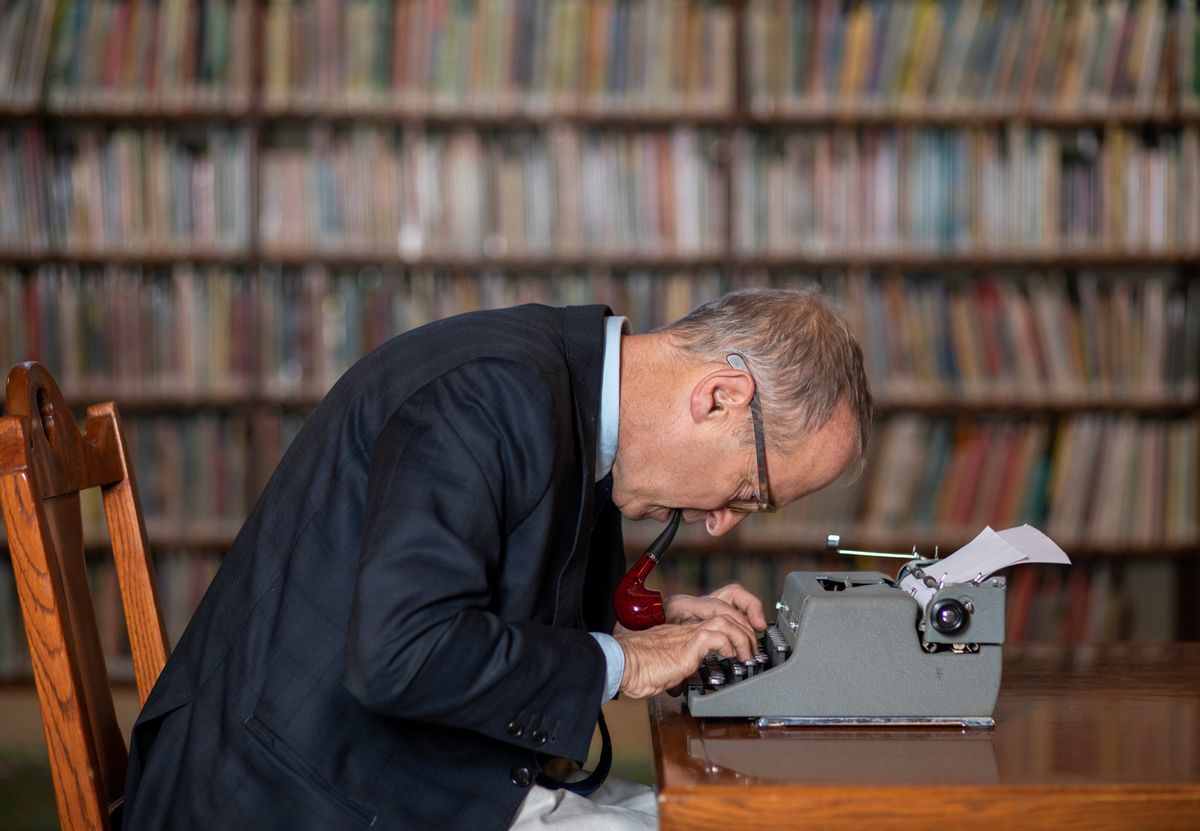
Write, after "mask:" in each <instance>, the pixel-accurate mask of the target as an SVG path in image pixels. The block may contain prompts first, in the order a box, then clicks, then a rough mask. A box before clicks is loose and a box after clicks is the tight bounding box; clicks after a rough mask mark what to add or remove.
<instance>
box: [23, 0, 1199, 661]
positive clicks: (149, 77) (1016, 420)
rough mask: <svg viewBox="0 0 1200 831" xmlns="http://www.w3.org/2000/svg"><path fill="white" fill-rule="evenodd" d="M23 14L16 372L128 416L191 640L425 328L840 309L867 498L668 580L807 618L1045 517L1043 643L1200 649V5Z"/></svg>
mask: <svg viewBox="0 0 1200 831" xmlns="http://www.w3.org/2000/svg"><path fill="white" fill-rule="evenodd" d="M5 8H6V14H5V15H2V16H0V17H2V19H0V205H4V206H6V207H5V209H4V210H0V321H3V322H4V326H3V328H2V329H0V365H3V366H8V365H11V364H12V363H14V362H16V361H17V360H21V359H26V358H30V357H33V358H37V359H39V360H42V361H44V362H45V363H47V364H48V365H49V366H50V367H51V369H52V370H53V371H54V372H55V373H56V375H57V377H58V378H59V379H60V381H61V382H62V383H63V385H64V388H65V391H66V393H67V395H68V397H69V400H72V401H76V402H79V403H80V404H83V403H86V402H88V401H93V400H97V399H101V398H113V399H115V400H117V401H118V403H119V404H120V406H121V407H122V410H123V412H124V413H125V414H126V416H127V418H128V420H129V422H130V432H131V434H132V441H133V443H134V458H135V459H136V460H138V463H139V464H140V466H141V470H140V471H139V476H140V478H141V490H142V494H143V498H144V501H145V502H146V510H147V514H148V516H149V519H150V525H151V529H150V530H151V542H152V545H153V546H154V548H155V550H156V552H158V554H159V556H160V557H161V559H162V561H163V562H164V563H166V562H169V563H172V565H171V566H170V567H169V568H164V569H163V577H162V579H163V580H164V585H165V586H166V587H167V588H166V589H165V590H164V595H165V596H166V597H167V598H168V604H169V608H168V612H167V614H168V618H169V619H171V620H176V621H179V622H182V621H186V619H187V616H188V615H189V614H190V612H191V608H192V607H193V606H194V603H195V602H198V599H199V596H200V594H201V593H202V590H203V587H204V586H206V585H207V579H208V578H207V577H206V576H205V575H209V574H210V572H211V570H212V569H213V568H215V565H216V564H217V563H219V557H220V552H221V551H222V550H223V549H224V548H225V547H227V546H228V544H229V543H230V542H231V541H232V538H233V536H234V534H235V533H236V530H237V528H238V525H239V522H240V519H241V517H242V516H243V515H244V514H245V512H246V511H247V510H248V509H249V506H250V504H251V503H252V502H253V499H254V497H255V495H256V494H257V493H258V491H259V490H260V489H261V487H262V486H263V484H264V483H265V481H266V479H267V478H268V477H269V474H270V472H271V471H272V470H273V468H274V465H275V463H276V461H277V460H278V458H279V456H280V455H281V454H282V452H283V450H284V448H286V446H287V444H288V442H289V441H290V438H291V437H292V436H294V435H295V432H296V431H297V430H298V429H299V428H300V426H301V425H302V423H303V419H304V416H305V414H306V413H307V412H308V411H309V410H311V408H312V407H313V406H315V404H316V403H317V402H318V401H319V400H320V398H321V395H322V394H323V392H324V390H325V389H327V388H328V387H329V385H330V384H331V383H332V382H333V380H334V379H335V378H336V377H337V376H338V375H339V374H340V373H341V372H342V371H343V370H344V369H345V368H346V367H348V366H349V364H350V363H352V362H353V361H354V360H355V359H356V358H357V357H358V356H359V355H361V354H363V353H364V352H366V351H367V350H369V349H370V348H372V347H373V346H374V345H376V344H378V343H380V342H381V341H383V340H385V339H386V338H387V337H389V336H390V335H392V334H395V333H397V332H400V331H403V330H405V329H408V328H411V327H413V326H417V325H420V324H421V323H424V322H426V321H429V320H433V319H437V318H439V317H442V316H445V315H448V314H453V313H456V312H460V311H465V310H469V309H474V308H483V307H491V306H502V305H509V304H513V303H521V302H528V301H539V302H548V303H553V304H567V303H589V302H602V303H608V304H609V305H611V306H612V307H613V308H614V309H617V310H619V311H621V312H622V313H626V314H628V315H629V316H630V317H631V319H632V321H633V324H634V328H635V330H637V331H645V330H647V329H649V328H651V327H653V326H655V325H659V324H661V323H664V322H667V321H669V320H672V319H675V318H677V317H679V316H681V315H682V314H684V313H686V312H687V311H688V310H689V309H690V308H691V307H692V306H693V305H694V304H695V303H697V302H700V301H702V300H704V299H707V298H710V297H713V296H715V295H717V294H719V293H721V292H723V291H725V290H728V289H730V288H734V287H738V286H745V285H793V284H798V283H803V282H808V281H814V280H815V281H818V282H820V283H821V284H822V285H823V286H824V287H825V288H826V289H827V290H828V291H830V292H831V293H832V294H833V295H834V296H836V297H837V298H839V300H840V301H841V302H842V304H843V305H844V307H845V309H846V311H847V313H848V315H849V317H850V319H851V322H852V324H853V325H854V326H855V328H856V330H857V331H858V332H859V333H860V336H861V337H862V339H863V346H864V351H865V354H866V358H867V364H868V370H869V373H870V375H871V378H872V383H873V388H874V390H875V392H876V394H877V397H878V399H879V403H880V412H881V420H880V425H879V430H878V432H877V437H876V441H875V442H874V446H873V448H872V451H871V454H870V459H869V464H868V467H867V470H866V473H865V474H864V476H863V477H862V478H861V479H860V480H858V481H857V482H856V483H854V484H853V485H849V486H845V485H837V486H835V487H834V488H832V489H830V490H829V491H827V492H825V493H822V494H820V495H818V496H815V497H813V498H811V499H808V500H805V502H804V503H803V504H800V505H797V506H793V508H792V509H791V510H789V511H787V512H784V513H783V514H781V515H778V516H773V517H767V518H761V517H760V518H757V519H756V521H753V522H748V523H745V524H744V525H743V526H741V527H740V528H739V529H737V531H736V532H735V534H734V535H733V536H732V537H731V538H730V539H725V540H720V541H712V540H708V539H706V538H704V536H703V535H702V533H699V532H697V531H696V529H694V528H689V529H686V530H685V531H684V532H683V533H682V534H681V536H680V540H679V542H678V543H677V546H676V549H675V550H674V551H673V553H672V557H671V558H668V561H667V563H666V564H664V569H663V573H664V578H663V579H664V581H666V582H667V584H668V588H670V589H672V590H692V591H694V590H697V589H700V588H705V587H712V586H715V585H718V584H719V583H720V582H721V581H723V580H726V579H732V578H737V579H741V580H743V581H744V582H746V583H747V584H748V585H750V586H751V587H752V588H754V590H756V591H757V592H759V593H760V594H761V595H762V596H763V597H764V599H765V600H768V601H771V600H773V599H774V596H775V593H776V592H777V590H778V586H779V585H780V584H781V575H782V574H783V573H786V571H787V570H790V569H793V568H808V567H815V566H816V565H817V564H825V565H833V564H832V563H831V562H830V561H829V560H827V559H825V558H824V555H822V554H821V553H820V546H821V543H822V542H823V540H824V534H825V533H826V532H827V531H830V530H836V531H840V532H841V533H842V536H843V539H845V540H847V541H851V540H853V541H854V543H855V545H856V547H869V548H878V549H880V550H908V549H909V548H911V546H912V545H914V544H917V545H919V546H920V547H921V549H922V550H923V551H931V550H932V548H933V546H934V545H938V546H940V547H941V549H942V550H949V549H951V548H953V547H954V546H956V545H958V544H961V543H962V542H964V541H966V539H968V538H969V537H970V536H971V535H973V533H974V532H975V531H977V530H978V529H979V527H981V526H982V524H984V523H986V522H993V523H997V524H999V523H1002V522H1004V523H1007V522H1019V521H1030V522H1033V523H1034V524H1038V525H1040V526H1041V527H1043V528H1046V529H1047V530H1048V531H1049V532H1050V533H1051V534H1053V535H1055V536H1056V537H1057V538H1059V540H1060V542H1062V543H1063V544H1064V547H1066V548H1067V550H1068V551H1069V553H1071V554H1072V555H1073V556H1074V557H1075V558H1076V561H1077V563H1078V565H1077V566H1076V567H1075V568H1074V570H1072V571H1071V574H1070V575H1054V576H1047V577H1045V578H1044V579H1043V578H1040V577H1039V578H1037V579H1036V580H1035V579H1034V578H1025V582H1024V583H1022V584H1021V593H1022V597H1023V598H1025V600H1023V601H1022V603H1023V604H1024V605H1023V608H1024V607H1028V606H1029V605H1030V601H1029V598H1031V597H1036V598H1038V599H1037V601H1036V603H1037V605H1038V606H1039V607H1041V606H1044V607H1045V609H1046V610H1047V611H1045V613H1044V614H1041V615H1040V616H1039V619H1038V620H1037V621H1033V622H1031V621H1029V620H1024V621H1018V622H1017V623H1015V624H1014V628H1013V630H1012V632H1011V635H1012V636H1013V637H1014V638H1032V639H1083V640H1096V639H1100V640H1112V639H1126V638H1138V639H1147V638H1149V639H1156V638H1157V639H1163V638H1172V637H1193V638H1194V637H1200V616H1197V614H1196V612H1195V611H1194V609H1195V605H1196V604H1195V600H1196V598H1195V593H1194V589H1189V588H1187V587H1188V586H1193V587H1194V586H1195V585H1198V583H1197V578H1198V577H1200V496H1198V484H1197V482H1198V478H1200V449H1198V442H1200V389H1198V382H1200V73H1198V71H1197V67H1198V64H1200V24H1198V22H1197V19H1198V13H1197V3H1196V1H1195V0H1146V1H1145V2H1132V1H1131V0H1055V2H1040V0H1019V1H1017V2H997V0H888V2H873V3H869V2H841V0H812V2H799V0H797V2H789V1H788V0H687V1H686V2H665V0H663V1H662V2H660V0H478V2H463V3H449V2H445V0H410V1H409V2H375V1H374V0H153V1H152V0H57V2H35V0H12V2H10V3H8V4H7V5H6V6H5ZM985 471H986V472H990V471H998V473H995V474H994V475H993V474H989V473H985ZM760 520H761V521H760ZM650 536H652V529H649V528H640V527H637V526H630V527H629V528H628V530H627V540H628V543H629V546H630V548H631V550H632V549H636V548H637V547H638V546H640V545H642V544H644V543H645V542H646V541H647V540H648V538H649V537H650ZM731 551H739V552H741V554H739V556H737V557H733V556H730V554H729V552H731ZM837 565H844V564H837ZM822 567H824V566H822ZM863 567H868V568H880V569H881V570H885V571H887V570H891V568H892V567H891V566H890V565H889V564H887V563H870V562H868V563H865V564H863ZM98 568H99V567H98ZM0 571H3V569H0ZM1076 574H1079V575H1082V576H1079V577H1076V576H1075V575H1076ZM96 581H97V583H96V585H97V592H105V591H109V590H110V588H111V581H110V580H109V579H108V578H107V577H104V576H103V575H102V574H98V575H97V577H96ZM106 587H108V588H106ZM1147 587H1152V588H1153V590H1154V596H1153V597H1152V598H1151V597H1143V596H1141V595H1144V594H1146V593H1147ZM1015 588H1016V587H1014V589H1015ZM6 592H7V595H6ZM1014 593H1016V592H1014ZM14 603H15V600H14V598H12V597H11V586H9V587H7V588H6V587H5V586H3V585H0V627H7V629H6V630H4V631H5V634H4V635H2V636H0V676H4V675H5V673H6V670H5V667H9V668H10V669H11V668H12V667H13V666H15V665H16V664H14V663H13V662H14V661H16V662H17V663H19V658H18V657H13V656H14V655H17V653H19V652H20V643H19V641H20V638H19V631H18V632H17V635H18V637H16V638H15V639H14V637H13V631H14V629H13V625H12V624H13V622H15V619H16V618H15V615H16V611H15V606H14V605H13V604H14ZM189 604H190V605H189ZM1155 604H1158V605H1155ZM101 606H102V607H104V608H108V609H110V610H111V609H112V608H115V607H112V603H111V601H110V600H105V601H104V602H103V603H101ZM1151 606H1154V608H1150V607H1151ZM1164 609H1165V610H1166V611H1164ZM1080 621H1086V622H1087V625H1086V626H1084V625H1082V624H1080V623H1079V622H1080ZM173 635H174V636H175V637H177V636H178V632H174V633H173ZM114 637H116V636H115V635H114ZM5 643H7V644H9V645H8V646H7V647H5V646H4V644H5ZM14 643H15V644H16V645H13V644H14ZM8 674H10V675H11V674H12V672H8Z"/></svg>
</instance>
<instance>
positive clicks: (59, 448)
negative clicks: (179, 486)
mask: <svg viewBox="0 0 1200 831" xmlns="http://www.w3.org/2000/svg"><path fill="white" fill-rule="evenodd" d="M6 395H7V415H5V416H4V417H3V418H0V509H2V511H3V516H4V525H5V527H6V528H7V530H8V547H9V552H10V555H11V560H12V568H13V573H14V576H15V577H16V585H17V594H18V596H19V597H20V603H21V616H22V617H23V618H24V621H25V634H26V637H27V638H28V641H29V652H30V656H31V658H32V661H33V675H34V681H35V683H36V685H37V694H38V703H39V706H40V708H41V714H42V726H43V729H44V730H45V733H46V745H47V749H48V751H49V755H50V769H51V774H52V776H53V778H54V795H55V799H56V801H57V804H58V816H59V821H60V823H61V825H62V827H63V828H64V829H81V828H87V829H93V828H108V827H110V822H111V817H113V816H114V815H115V813H116V812H117V811H119V809H120V806H121V803H122V801H123V794H124V789H125V767H126V764H127V761H128V749H127V748H126V746H125V740H124V738H123V737H122V735H121V731H120V728H119V727H118V725H117V718H116V712H115V710H114V708H113V701H112V694H111V692H110V688H109V681H108V672H107V670H106V668H105V664H104V655H103V653H102V652H101V648H100V638H99V633H98V631H97V625H96V615H95V610H94V608H93V606H92V597H91V592H90V591H89V589H88V579H87V572H86V570H85V567H84V550H83V524H82V513H81V510H80V503H79V492H80V491H82V490H85V489H87V488H93V487H99V488H100V489H101V491H102V495H103V501H104V514H105V517H106V519H107V521H108V529H109V535H110V537H111V542H112V549H113V556H114V559H115V560H116V568H117V579H118V583H119V585H120V589H121V600H122V603H123V604H124V607H125V623H126V626H127V627H128V629H129V642H130V646H131V648H132V652H133V666H134V674H135V675H136V677H137V688H138V697H139V698H140V699H141V701H142V703H145V700H146V697H147V696H148V695H149V694H150V689H151V688H152V687H153V686H154V682H155V680H157V678H158V675H159V673H160V672H161V671H162V668H163V665H164V664H165V663H166V660H167V651H168V648H167V640H166V635H165V631H164V628H163V622H162V614H161V612H160V611H159V608H158V602H157V599H156V597H155V590H154V580H153V574H152V568H151V562H150V556H149V546H148V544H147V541H146V528H145V524H144V522H143V520H142V515H141V511H140V509H139V507H138V499H137V485H136V484H135V482H134V477H133V465H132V463H131V461H130V459H129V457H128V454H127V452H126V445H125V436H124V433H123V432H122V430H121V421H120V418H119V416H118V414H117V408H116V406H115V405H114V404H112V403H111V402H110V403H106V404H96V405H94V406H91V407H89V408H88V413H87V425H86V429H85V431H84V432H83V433H82V434H81V433H80V431H79V429H78V426H77V422H76V421H75V418H74V416H73V415H72V414H71V411H70V410H69V409H68V407H67V404H66V402H65V401H64V400H63V397H62V393H61V392H59V389H58V385H57V384H56V383H55V381H54V378H53V377H52V376H51V375H50V373H49V372H48V371H47V370H46V368H45V367H44V366H42V365H41V364H38V363H25V364H21V365H19V366H16V367H14V368H13V370H12V371H11V372H10V373H9V375H8V383H7V388H6Z"/></svg>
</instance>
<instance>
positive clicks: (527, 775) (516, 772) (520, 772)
mask: <svg viewBox="0 0 1200 831" xmlns="http://www.w3.org/2000/svg"><path fill="white" fill-rule="evenodd" d="M508 777H509V779H511V780H512V783H513V784H514V785H516V786H517V787H518V788H528V787H529V784H530V783H531V782H533V774H532V773H531V772H530V771H529V768H527V767H525V766H524V765H517V766H516V767H515V768H513V769H512V770H510V771H509V772H508Z"/></svg>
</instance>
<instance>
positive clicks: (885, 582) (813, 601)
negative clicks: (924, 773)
mask: <svg viewBox="0 0 1200 831" xmlns="http://www.w3.org/2000/svg"><path fill="white" fill-rule="evenodd" d="M679 522H680V512H679V511H675V512H674V513H673V515H672V517H671V518H670V521H669V522H668V525H667V528H666V529H665V530H664V531H663V532H662V534H660V535H659V537H658V538H657V539H656V540H655V541H654V542H653V543H652V544H651V545H650V547H649V548H648V549H647V551H646V553H645V554H643V555H642V557H641V559H639V560H638V561H637V563H635V564H634V566H633V568H631V569H630V570H629V573H628V574H626V575H625V577H624V578H623V579H622V580H621V582H620V584H619V585H618V587H617V592H616V594H615V595H614V598H613V609H614V612H615V613H616V616H617V619H618V620H619V621H620V622H621V623H622V625H624V626H625V627H626V628H629V629H646V628H649V627H651V626H657V625H659V624H662V623H663V622H664V620H665V618H664V612H663V603H662V594H661V593H660V592H657V591H651V590H649V589H648V588H646V585H645V579H646V576H647V575H648V574H649V573H650V572H651V571H652V570H653V568H654V567H655V565H657V564H658V562H659V559H660V558H661V557H662V555H663V553H664V552H665V550H666V548H667V546H668V545H670V543H671V539H672V538H673V537H674V534H675V530H676V529H677V528H678V527H679ZM840 542H841V540H840V538H839V537H838V536H837V535H835V534H830V535H829V536H828V537H827V539H826V546H827V547H828V548H830V549H831V550H835V551H837V552H838V553H841V554H851V555H864V556H870V557H899V558H903V559H904V560H905V561H906V562H905V563H904V564H903V565H902V566H901V567H900V570H899V572H898V573H897V574H896V576H895V577H894V578H893V577H889V576H888V575H886V574H883V573H882V572H875V571H795V572H792V573H791V574H789V575H788V576H787V579H786V580H785V581H784V586H783V596H782V597H781V598H780V599H779V601H778V602H777V603H776V604H775V609H776V611H777V612H778V617H777V618H776V620H775V622H774V624H772V625H771V626H769V627H768V628H767V631H766V634H765V635H764V636H763V637H762V638H761V639H760V640H759V644H758V651H757V654H756V655H755V656H754V657H753V658H752V659H751V660H748V661H739V660H732V659H728V658H722V657H720V656H717V655H709V656H708V657H707V658H705V660H704V663H703V664H702V665H701V666H700V668H699V671H698V672H697V674H696V675H695V676H694V677H693V680H692V681H690V682H689V683H688V689H687V705H688V709H689V710H690V711H691V713H692V715H694V716H699V717H709V716H715V717H722V716H724V717H751V718H754V719H756V720H757V722H758V725H759V726H760V727H769V726H782V725H914V726H916V725H961V726H963V727H991V726H993V724H994V721H993V719H992V711H993V710H994V709H995V706H996V697H997V696H998V695H999V693H1000V667H1001V654H1000V653H1001V647H1002V645H1003V643H1004V602H1005V579H1004V578H1003V577H999V576H993V575H995V573H996V572H997V571H999V570H1001V569H1003V568H1007V567H1009V566H1015V565H1021V564H1024V563H1060V564H1064V565H1069V564H1070V562H1071V561H1070V558H1068V557H1067V555H1066V553H1065V552H1063V550H1062V549H1061V548H1059V547H1058V545H1056V544H1055V543H1054V541H1053V540H1051V539H1050V538H1049V537H1047V536H1046V535H1045V534H1043V533H1042V532H1041V531H1039V530H1038V529H1036V528H1034V527H1032V526H1030V525H1021V526H1018V527H1014V528H1007V529H1005V530H1003V531H993V530H992V529H991V528H990V527H985V528H984V529H983V530H982V531H981V532H980V533H979V534H978V536H976V537H975V538H974V539H973V540H971V542H969V543H967V544H966V545H965V546H963V547H962V548H960V549H959V550H958V551H956V552H955V553H954V554H951V555H950V556H949V557H946V558H944V559H938V556H937V550H936V549H935V550H934V556H933V558H932V559H923V558H920V557H918V556H917V553H916V549H915V548H914V549H913V553H912V554H911V555H909V554H890V553H889V554H885V553H880V552H874V551H856V550H853V549H843V548H841V547H840Z"/></svg>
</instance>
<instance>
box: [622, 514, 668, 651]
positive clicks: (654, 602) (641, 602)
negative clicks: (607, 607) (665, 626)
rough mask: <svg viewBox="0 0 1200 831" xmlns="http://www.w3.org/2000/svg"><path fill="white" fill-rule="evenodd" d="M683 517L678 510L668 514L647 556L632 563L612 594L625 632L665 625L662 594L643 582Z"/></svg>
mask: <svg viewBox="0 0 1200 831" xmlns="http://www.w3.org/2000/svg"><path fill="white" fill-rule="evenodd" d="M682 518H683V511H681V510H679V509H678V508H676V509H675V510H673V511H671V517H670V519H668V520H667V527H666V528H664V529H663V532H662V533H661V534H659V535H658V538H657V539H655V540H654V542H652V543H650V547H649V548H647V549H646V553H645V554H643V555H642V556H641V557H640V558H639V559H638V561H637V562H636V563H634V564H633V568H631V569H629V572H628V573H627V574H626V575H625V576H624V577H622V578H621V582H620V583H619V584H618V585H617V591H616V594H614V595H613V611H614V612H616V614H617V620H618V621H620V623H621V625H622V626H624V627H625V628H626V629H649V628H650V627H651V626H658V625H659V624H662V623H666V622H667V618H666V615H665V614H664V613H663V596H662V592H656V591H651V590H650V589H647V588H646V586H645V584H644V582H643V581H644V580H645V579H646V575H647V574H649V573H650V572H651V571H653V570H654V567H655V566H656V565H658V561H659V559H660V558H661V557H662V555H663V552H664V551H666V550H667V546H668V545H670V544H671V540H673V539H675V532H676V531H678V530H679V521H680V519H682Z"/></svg>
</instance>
